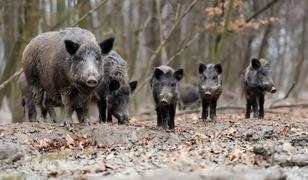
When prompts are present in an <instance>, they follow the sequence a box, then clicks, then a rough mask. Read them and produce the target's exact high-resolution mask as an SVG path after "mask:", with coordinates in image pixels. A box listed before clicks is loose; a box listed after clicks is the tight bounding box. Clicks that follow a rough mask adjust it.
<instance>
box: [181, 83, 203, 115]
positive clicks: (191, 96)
mask: <svg viewBox="0 0 308 180" xmlns="http://www.w3.org/2000/svg"><path fill="white" fill-rule="evenodd" d="M179 92H180V102H179V106H181V109H185V108H186V107H190V106H192V105H193V104H195V103H197V101H198V100H199V99H200V96H199V92H198V88H197V87H196V86H194V85H191V84H179Z"/></svg>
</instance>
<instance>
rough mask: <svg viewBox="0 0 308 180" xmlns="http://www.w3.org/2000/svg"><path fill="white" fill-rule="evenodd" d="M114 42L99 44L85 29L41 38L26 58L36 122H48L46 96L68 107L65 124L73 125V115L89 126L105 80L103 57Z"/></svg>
mask: <svg viewBox="0 0 308 180" xmlns="http://www.w3.org/2000/svg"><path fill="white" fill-rule="evenodd" d="M113 42H114V39H113V38H110V39H107V40H105V41H103V42H101V43H97V41H96V39H95V37H94V35H93V34H92V33H91V32H89V31H87V30H84V29H80V28H67V29H64V30H63V31H55V32H46V33H43V34H40V35H38V36H37V37H35V38H34V39H32V40H31V41H30V43H29V44H28V45H27V46H26V48H25V50H24V52H23V55H22V64H23V69H24V72H25V76H26V79H27V82H28V85H29V88H30V90H31V93H32V97H33V99H34V102H35V110H36V120H37V121H44V117H43V112H42V111H43V109H44V108H46V107H44V106H45V105H44V96H45V97H48V98H50V100H51V101H50V102H56V103H58V102H59V100H61V104H62V103H63V105H64V112H65V118H64V124H66V125H70V124H71V123H72V113H73V111H76V112H77V116H78V119H79V121H81V122H84V123H85V124H89V104H90V100H91V98H92V95H93V93H94V92H95V89H96V87H97V85H98V84H99V83H100V81H101V78H102V68H101V67H102V62H101V56H102V54H107V53H109V52H110V51H111V49H112V46H113Z"/></svg>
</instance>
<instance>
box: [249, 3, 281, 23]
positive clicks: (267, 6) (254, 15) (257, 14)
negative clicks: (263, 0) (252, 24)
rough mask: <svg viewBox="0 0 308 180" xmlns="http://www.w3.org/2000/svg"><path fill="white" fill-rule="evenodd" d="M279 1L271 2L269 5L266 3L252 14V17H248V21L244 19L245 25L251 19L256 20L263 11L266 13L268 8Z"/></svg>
mask: <svg viewBox="0 0 308 180" xmlns="http://www.w3.org/2000/svg"><path fill="white" fill-rule="evenodd" d="M278 1H279V0H273V1H271V2H270V3H268V4H267V5H266V6H264V7H263V8H262V9H260V10H259V11H257V12H256V13H254V14H253V15H252V16H250V17H249V18H248V19H246V23H247V22H249V21H251V20H252V19H254V18H256V17H257V16H259V15H260V14H261V13H263V12H264V11H266V10H267V9H269V8H270V7H272V6H273V5H274V4H275V3H277V2H278Z"/></svg>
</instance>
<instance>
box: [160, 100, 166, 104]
mask: <svg viewBox="0 0 308 180" xmlns="http://www.w3.org/2000/svg"><path fill="white" fill-rule="evenodd" d="M160 103H161V104H163V105H166V104H168V101H167V100H166V99H162V100H161V101H160Z"/></svg>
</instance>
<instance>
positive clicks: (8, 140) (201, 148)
mask: <svg viewBox="0 0 308 180" xmlns="http://www.w3.org/2000/svg"><path fill="white" fill-rule="evenodd" d="M198 117H199V114H196V113H192V114H182V115H177V116H176V128H175V130H174V131H165V130H161V129H157V128H156V126H155V124H156V120H155V116H138V117H132V119H131V121H130V124H129V125H117V124H116V123H113V124H95V125H92V126H89V127H85V126H83V125H81V124H74V125H73V127H72V128H66V127H61V126H60V125H58V124H49V123H41V124H38V123H17V124H6V125H1V126H0V179H12V178H15V179H24V178H26V179H47V178H54V179H112V180H117V179H153V180H154V179H160V180H163V179H177V180H181V179H183V180H184V179H308V110H307V109H304V108H302V109H301V108H297V109H287V108H285V109H276V110H275V112H270V113H266V114H265V119H262V120H260V119H244V118H243V117H244V114H243V113H242V112H239V111H226V110H225V111H219V112H218V118H217V120H216V121H215V122H212V121H208V122H206V123H203V122H202V121H201V120H199V118H198Z"/></svg>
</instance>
